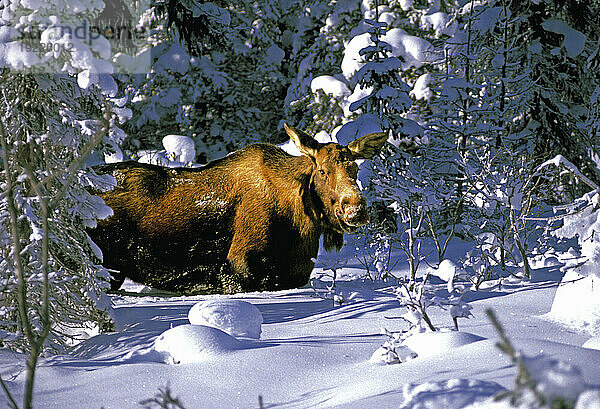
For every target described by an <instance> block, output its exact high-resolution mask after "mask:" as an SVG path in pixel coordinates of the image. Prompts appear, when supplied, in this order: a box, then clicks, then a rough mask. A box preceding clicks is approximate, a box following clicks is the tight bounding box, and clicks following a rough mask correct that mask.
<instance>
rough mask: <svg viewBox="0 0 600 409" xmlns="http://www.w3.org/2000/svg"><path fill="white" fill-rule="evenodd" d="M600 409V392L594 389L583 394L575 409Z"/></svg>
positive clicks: (578, 399)
mask: <svg viewBox="0 0 600 409" xmlns="http://www.w3.org/2000/svg"><path fill="white" fill-rule="evenodd" d="M597 408H600V390H598V389H594V390H589V391H585V392H583V393H582V394H581V395H579V398H577V404H576V405H575V409H597Z"/></svg>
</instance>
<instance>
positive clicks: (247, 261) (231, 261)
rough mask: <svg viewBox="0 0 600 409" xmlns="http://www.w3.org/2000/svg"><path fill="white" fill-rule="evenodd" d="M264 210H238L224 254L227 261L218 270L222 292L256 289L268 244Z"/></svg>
mask: <svg viewBox="0 0 600 409" xmlns="http://www.w3.org/2000/svg"><path fill="white" fill-rule="evenodd" d="M267 220H268V212H267V211H266V209H256V208H250V209H244V208H243V207H242V208H241V209H239V210H238V212H237V214H236V217H235V222H234V225H235V227H234V232H235V233H234V235H233V239H232V242H231V246H230V248H229V252H228V254H227V264H226V265H225V266H224V267H223V268H222V269H221V272H220V273H221V274H220V275H221V277H220V281H221V284H222V286H223V291H224V292H227V293H235V292H241V291H253V290H258V289H260V287H261V282H262V278H261V277H262V276H264V275H265V273H266V270H265V268H268V266H267V264H268V261H267V260H266V258H265V257H264V254H265V250H266V249H267V248H268V244H269V226H268V223H267V222H266V221H267Z"/></svg>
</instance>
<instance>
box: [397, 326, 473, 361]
mask: <svg viewBox="0 0 600 409" xmlns="http://www.w3.org/2000/svg"><path fill="white" fill-rule="evenodd" d="M483 339H484V338H482V337H480V336H478V335H474V334H469V333H467V332H459V331H448V332H445V331H444V332H441V331H435V332H421V333H417V334H414V335H411V336H410V337H408V338H406V339H405V340H404V342H403V345H405V346H407V347H408V348H410V349H411V350H412V351H414V352H415V353H416V354H417V356H419V357H429V356H435V355H438V354H443V353H448V352H449V351H452V350H454V349H456V348H459V347H461V346H464V345H468V344H471V343H473V342H477V341H481V340H483Z"/></svg>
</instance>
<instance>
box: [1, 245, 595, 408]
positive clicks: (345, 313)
mask: <svg viewBox="0 0 600 409" xmlns="http://www.w3.org/2000/svg"><path fill="white" fill-rule="evenodd" d="M461 248H464V246H463V247H461V244H460V242H455V243H454V244H453V245H451V247H450V249H449V251H448V252H447V257H448V259H449V261H447V262H445V263H443V265H442V268H441V269H440V270H441V272H442V271H443V272H445V273H447V274H446V275H447V276H449V275H450V274H449V272H450V271H451V270H452V266H451V265H452V264H456V263H457V261H458V259H459V258H460V257H461V254H462V253H461V251H460V249H461ZM345 249H346V250H345V252H343V253H342V254H341V255H340V257H343V258H344V259H345V260H347V263H346V265H345V266H344V267H342V268H340V269H339V270H338V277H337V282H336V288H337V290H338V292H340V293H343V292H345V293H348V294H349V293H351V292H358V293H360V294H361V296H360V297H355V298H354V299H353V300H352V301H353V302H351V303H347V304H345V303H344V304H342V305H339V304H334V303H333V302H332V299H331V298H328V299H323V298H319V297H316V296H315V292H314V291H313V290H312V288H310V287H307V288H299V289H294V290H285V291H276V292H257V293H246V294H236V295H233V296H223V295H199V296H186V297H181V296H172V295H170V296H161V295H160V293H157V292H156V291H154V290H152V289H148V288H147V287H145V286H139V285H136V284H134V283H131V282H127V283H126V284H125V286H124V287H123V290H124V291H125V292H124V293H123V294H118V295H117V294H115V295H111V298H112V301H113V306H114V317H115V324H116V330H115V332H112V333H105V334H99V335H95V336H92V337H90V338H89V339H87V340H85V341H84V342H82V343H81V344H79V345H78V346H76V347H74V348H72V349H70V350H69V351H67V352H66V353H65V354H63V355H59V356H54V357H52V356H47V357H42V358H41V362H40V366H39V369H38V373H37V378H36V385H35V400H34V404H35V407H36V408H40V409H43V408H55V407H73V408H76V407H77V408H84V407H104V408H106V409H117V408H124V407H127V408H129V407H131V408H133V407H139V405H138V402H140V401H142V400H144V399H148V398H149V397H152V396H154V395H155V394H156V392H157V391H158V388H164V387H165V386H166V385H169V387H170V389H171V392H172V393H173V395H175V396H177V397H178V398H179V399H180V400H181V402H182V403H183V404H184V406H185V407H186V408H196V407H210V408H215V409H219V408H238V407H239V408H247V407H258V397H259V395H260V396H262V400H263V403H264V407H282V408H331V407H340V408H375V407H377V408H391V407H395V408H397V407H400V408H452V409H461V408H464V407H470V408H471V409H473V408H479V409H480V408H502V409H507V408H509V407H510V406H509V404H508V402H507V401H501V402H494V401H493V396H494V395H496V394H497V393H498V392H500V391H502V390H504V389H511V388H513V387H514V380H515V376H516V374H517V369H516V368H515V367H514V365H512V364H511V361H510V359H509V358H508V357H506V356H505V355H504V354H502V353H501V352H500V351H499V350H498V349H497V347H496V342H497V341H498V335H497V334H496V332H495V330H494V329H493V327H492V325H491V324H490V322H489V321H488V320H487V318H486V314H485V310H487V309H488V308H492V309H493V310H494V311H495V312H496V314H497V316H498V317H499V319H500V321H501V322H502V324H503V326H504V327H505V331H506V333H507V335H508V336H509V338H510V339H511V341H512V342H513V343H514V345H515V347H516V348H518V349H519V350H520V351H522V354H523V356H524V357H527V362H528V365H529V366H530V367H532V368H536V369H537V370H538V376H537V378H536V379H538V381H539V382H540V384H543V385H544V387H545V388H552V391H555V392H556V393H560V394H565V396H567V395H568V394H569V393H571V396H573V395H574V392H573V391H581V390H582V388H583V389H591V390H592V392H584V393H583V394H581V396H580V397H579V401H580V402H579V404H580V407H581V408H584V409H589V408H597V407H599V406H598V404H599V403H600V397H599V396H598V393H597V392H594V391H593V390H594V389H597V388H598V387H599V386H600V385H599V384H600V350H598V349H594V348H588V347H582V345H584V343H585V342H586V341H588V340H589V338H590V336H589V335H588V334H587V333H586V331H585V328H581V327H580V328H567V327H564V326H562V325H560V324H558V323H557V322H555V321H551V320H547V319H545V318H544V317H543V315H544V314H547V313H548V312H549V311H550V309H551V308H552V300H553V298H554V295H555V293H556V292H557V287H558V283H559V282H560V279H561V277H562V273H561V272H560V270H559V267H557V266H554V265H553V266H544V264H555V262H553V263H544V262H543V260H539V262H538V263H537V264H538V266H539V268H538V269H536V270H534V277H535V279H532V280H530V281H519V280H516V279H515V280H504V281H503V284H502V287H501V289H498V287H497V286H494V285H489V286H487V289H486V290H480V291H476V292H470V293H468V294H467V295H466V296H465V297H464V301H465V302H466V303H468V305H469V306H471V307H472V314H473V317H472V318H470V319H468V320H462V321H461V328H460V329H461V330H460V331H452V330H451V328H452V327H453V325H452V320H451V316H450V314H449V311H445V310H443V309H440V308H433V307H432V308H430V309H428V313H429V315H430V317H431V319H432V321H433V322H434V323H435V324H436V326H437V327H439V328H440V329H441V330H440V331H437V332H423V333H417V334H411V335H410V336H407V337H405V338H404V339H403V340H402V348H397V352H398V354H399V356H400V358H401V361H402V362H401V363H396V364H394V365H386V364H385V362H384V361H382V359H379V360H378V359H377V358H376V357H375V358H374V356H375V353H376V351H378V350H379V353H380V357H381V352H382V351H381V350H380V347H381V346H382V344H384V342H385V339H386V335H382V333H381V328H382V327H383V328H388V329H389V330H391V331H394V332H395V333H398V334H401V333H402V331H405V330H406V329H407V324H406V322H405V321H404V320H402V319H399V317H400V316H401V315H403V314H404V313H405V312H406V309H405V308H403V307H401V306H400V305H399V303H398V300H397V299H396V296H395V294H394V291H393V290H394V285H393V280H392V281H389V280H388V281H371V280H365V279H363V278H362V276H363V275H364V273H365V271H364V270H363V269H362V267H361V266H360V264H359V263H358V262H357V260H356V259H355V258H354V254H353V250H352V249H348V248H345ZM394 254H395V255H394V257H397V258H398V259H400V253H394ZM553 257H555V258H556V259H559V260H563V259H564V257H563V256H562V255H560V254H557V255H555V256H553ZM565 257H566V256H565ZM555 261H556V260H555ZM424 268H425V267H424ZM406 271H407V266H406V263H402V262H400V263H399V264H398V265H397V266H396V267H395V268H394V270H393V271H392V273H393V274H396V275H402V274H404V273H406ZM423 272H424V271H423ZM441 272H440V274H441ZM315 274H317V271H315ZM441 275H443V274H441ZM492 284H493V283H492ZM432 285H435V286H436V288H437V290H438V291H446V287H447V284H446V283H445V282H444V281H443V280H442V281H441V282H439V284H432ZM577 296H578V294H577V293H573V294H572V295H571V297H572V298H571V300H573V299H574V298H577ZM256 310H258V312H259V314H260V316H261V317H262V320H263V322H262V324H261V325H260V328H261V330H262V333H261V334H260V339H257V338H252V337H247V338H244V337H243V336H242V335H240V334H241V333H240V332H236V334H237V335H236V336H235V337H234V336H232V335H230V334H228V333H227V332H225V331H224V330H228V329H230V328H234V327H235V328H236V331H238V330H239V328H242V329H244V328H245V330H246V333H247V332H248V328H247V327H252V329H253V330H254V331H255V334H254V335H256V330H257V327H258V322H259V321H260V319H259V318H258V317H259V315H258V314H257V311H256ZM199 315H200V316H201V317H200V318H201V319H204V321H206V324H205V325H198V324H197V322H198V321H196V318H198V316H199ZM188 316H189V317H190V318H189V321H192V322H193V324H190V323H189V321H188ZM219 319H222V320H223V321H222V322H225V321H227V320H230V321H229V323H225V324H219V323H217V321H218V320H219ZM211 323H212V324H211ZM231 323H233V324H231ZM207 324H211V325H213V326H208V325H207ZM214 326H217V328H215V327H214ZM24 365H25V356H23V355H19V354H14V353H10V352H8V351H6V350H2V349H0V373H2V375H3V378H4V379H5V380H7V381H8V382H7V384H8V388H9V389H10V390H11V391H12V392H13V393H14V394H15V395H16V398H17V400H19V399H21V397H22V390H23V383H24V377H25V374H24V371H23V368H24ZM0 406H1V407H4V406H6V398H5V396H4V395H3V394H0Z"/></svg>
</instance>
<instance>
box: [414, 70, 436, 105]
mask: <svg viewBox="0 0 600 409" xmlns="http://www.w3.org/2000/svg"><path fill="white" fill-rule="evenodd" d="M432 80H433V77H432V75H431V74H430V73H426V74H423V75H421V76H419V78H417V80H416V81H415V84H414V85H413V87H412V90H411V91H410V95H411V96H412V97H415V99H417V100H419V99H424V100H426V101H429V100H430V99H431V97H432V96H433V92H432V91H431V88H429V84H431V82H432Z"/></svg>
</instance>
